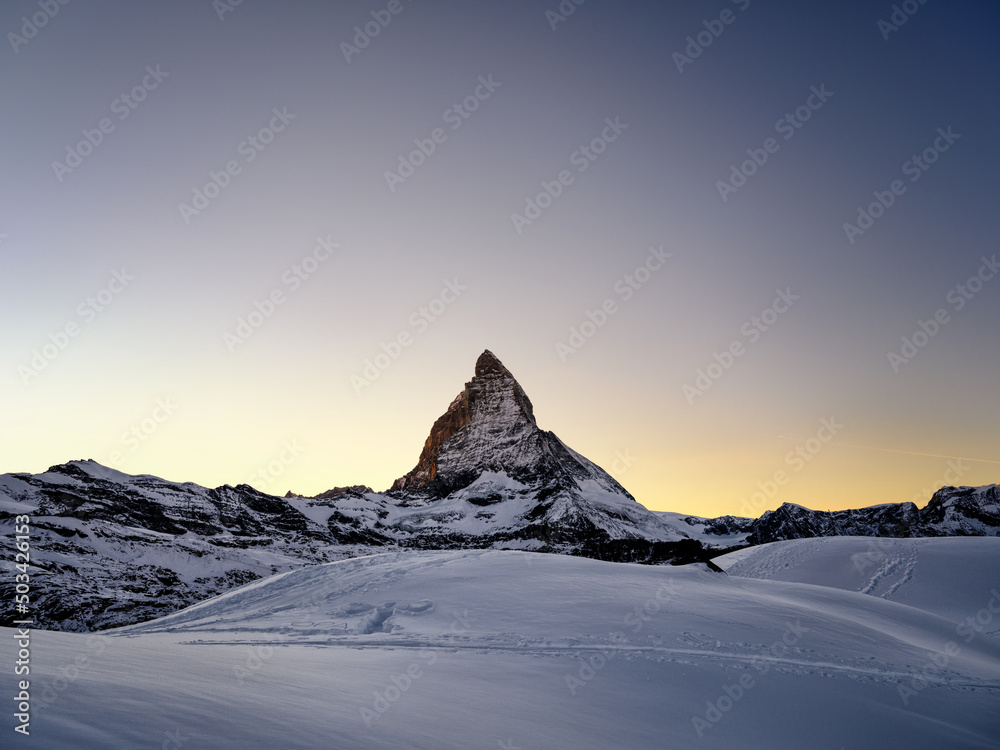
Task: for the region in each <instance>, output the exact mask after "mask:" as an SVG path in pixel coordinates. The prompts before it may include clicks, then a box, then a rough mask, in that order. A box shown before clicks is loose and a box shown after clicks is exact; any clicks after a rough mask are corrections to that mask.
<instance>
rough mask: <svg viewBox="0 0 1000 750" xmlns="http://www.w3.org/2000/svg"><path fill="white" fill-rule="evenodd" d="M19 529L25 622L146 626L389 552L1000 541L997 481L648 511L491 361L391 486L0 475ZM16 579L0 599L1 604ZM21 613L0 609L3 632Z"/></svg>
mask: <svg viewBox="0 0 1000 750" xmlns="http://www.w3.org/2000/svg"><path fill="white" fill-rule="evenodd" d="M18 514H28V515H30V516H31V519H32V523H31V525H32V540H31V544H32V565H33V567H32V591H33V600H32V616H33V617H34V619H35V624H36V627H46V628H50V629H55V630H75V631H87V630H96V629H102V628H107V627H113V626H118V625H126V624H131V623H136V622H142V621H145V620H148V619H152V618H154V617H159V616H162V615H166V614H169V613H171V612H174V611H176V610H178V609H180V608H182V607H184V606H188V605H190V604H194V603H196V602H199V601H202V600H204V599H207V598H209V597H211V596H214V595H216V594H219V593H222V592H223V591H226V590H228V589H230V588H233V587H234V586H237V585H240V584H243V583H247V582H249V581H252V580H256V579H258V578H261V577H265V576H268V575H272V574H274V573H279V572H284V571H287V570H291V569H293V568H296V567H301V566H303V565H308V564H314V563H320V562H329V561H332V560H337V559H341V558H344V557H353V556H357V555H360V554H367V553H370V552H372V551H375V550H377V549H379V548H383V547H386V546H397V547H410V548H420V549H463V548H498V549H524V550H533V551H538V552H553V553H561V554H570V555H579V556H585V557H593V558H597V559H603V560H611V561H620V562H644V563H664V562H673V563H681V562H692V561H704V560H708V559H710V558H711V557H714V556H716V555H718V554H720V553H721V552H723V551H727V550H730V549H735V548H738V547H742V546H746V545H753V544H762V543H764V542H770V541H777V540H782V539H797V538H803V537H817V536H848V535H852V536H888V537H910V536H957V535H988V536H997V535H1000V488H998V486H997V485H989V486H986V487H958V488H956V487H945V488H942V489H941V490H939V491H938V492H937V493H935V494H934V496H933V498H931V501H930V502H929V503H928V504H927V506H926V507H925V508H923V509H918V508H917V507H916V506H915V505H914V504H913V503H900V504H889V505H879V506H874V507H871V508H862V509H859V510H845V511H834V512H823V511H813V510H809V509H807V508H803V507H801V506H798V505H791V504H788V503H786V504H785V505H782V506H781V507H780V508H778V509H777V510H774V511H768V512H766V513H764V514H763V515H762V516H761V517H760V518H758V519H749V518H738V517H733V516H724V517H722V518H715V519H704V518H699V517H694V516H685V515H682V514H678V513H659V512H653V511H650V510H648V509H646V508H645V507H643V506H642V505H640V504H639V503H638V502H636V501H635V499H634V498H633V497H632V496H631V495H630V494H629V493H628V491H626V490H625V489H624V488H623V487H622V486H621V485H620V484H619V483H618V482H617V481H615V479H613V478H612V477H611V476H610V475H609V474H607V472H605V471H604V470H603V469H601V468H600V467H599V466H597V465H596V464H594V463H592V462H591V461H589V460H587V459H586V458H584V457H583V456H581V455H580V454H578V453H576V452H575V451H573V450H572V449H571V448H569V447H568V446H567V445H566V444H565V443H563V442H562V441H561V440H560V439H559V438H558V437H556V435H555V434H554V433H552V432H547V431H544V430H542V429H540V428H539V427H538V426H537V424H536V422H535V417H534V413H533V409H532V405H531V401H530V400H529V399H528V396H527V394H525V392H524V390H523V389H522V388H521V386H520V385H519V384H518V382H517V381H516V380H515V379H514V377H513V375H511V373H510V372H509V371H508V370H507V368H506V367H504V365H503V364H502V363H501V362H500V360H498V359H497V358H496V357H495V356H494V355H493V354H492V353H491V352H489V351H485V352H483V354H482V355H481V356H480V357H479V359H478V361H477V362H476V368H475V376H474V377H473V378H472V380H471V381H469V382H468V383H466V384H465V387H464V388H463V390H462V391H461V393H459V394H458V396H456V398H455V399H454V400H453V401H452V403H451V404H450V405H449V406H448V408H447V410H446V411H445V413H444V414H443V415H442V416H441V417H440V418H439V419H438V420H437V421H436V422H435V423H434V425H433V427H432V428H431V431H430V435H429V436H428V438H427V441H426V442H425V444H424V448H423V450H422V452H421V454H420V457H419V459H418V461H417V465H416V466H415V467H414V468H413V470H412V471H410V472H409V473H408V474H406V475H405V476H403V477H400V478H399V479H397V480H396V481H395V482H394V483H393V485H392V487H391V488H390V489H389V490H387V491H386V492H382V493H379V492H373V491H372V490H371V488H369V487H365V486H360V485H358V486H353V487H337V488H334V489H332V490H329V491H327V492H324V493H321V494H319V495H317V496H315V497H312V498H307V497H302V496H298V495H294V494H292V493H289V494H288V495H287V496H286V497H284V498H282V497H276V496H273V495H267V494H264V493H261V492H259V491H257V490H255V489H253V488H252V487H250V486H248V485H238V486H236V487H231V486H229V485H226V486H223V487H218V488H215V489H208V488H205V487H201V486H199V485H196V484H192V483H190V482H187V483H177V482H169V481H166V480H163V479H159V478H157V477H153V476H149V475H139V476H132V475H128V474H124V473H122V472H119V471H116V470H114V469H109V468H107V467H105V466H102V465H100V464H98V463H96V462H94V461H90V460H87V461H71V462H69V463H67V464H62V465H58V466H53V467H51V468H50V469H49V470H48V471H46V472H44V473H42V474H35V475H31V474H5V475H2V476H0V527H2V528H4V529H7V527H10V528H9V530H7V533H5V534H4V535H3V536H2V538H0V548H3V549H4V550H5V558H4V559H5V560H13V559H14V554H13V544H14V533H13V526H14V518H15V516H16V515H18ZM13 581H14V578H13V576H12V575H11V576H6V577H5V578H4V580H3V581H0V596H3V597H5V600H10V601H12V600H13V593H14V592H13V588H14V585H15V584H14V583H13ZM16 617H17V616H16V615H13V614H10V613H8V612H4V613H3V615H2V616H0V625H10V624H11V622H12V621H13V620H14V619H16Z"/></svg>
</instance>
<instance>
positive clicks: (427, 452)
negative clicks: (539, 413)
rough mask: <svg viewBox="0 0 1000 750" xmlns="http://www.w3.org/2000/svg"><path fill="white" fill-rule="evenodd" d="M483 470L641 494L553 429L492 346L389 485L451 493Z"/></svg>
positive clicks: (433, 494) (428, 493) (526, 480)
mask: <svg viewBox="0 0 1000 750" xmlns="http://www.w3.org/2000/svg"><path fill="white" fill-rule="evenodd" d="M484 472H493V473H498V474H499V473H502V474H505V475H506V476H507V477H509V478H510V479H511V480H513V481H514V482H517V483H520V484H539V483H541V484H544V485H546V486H550V487H553V488H554V487H558V488H561V489H566V490H570V489H576V488H577V487H578V486H579V484H580V483H585V482H593V483H595V484H596V486H597V487H599V488H600V489H601V490H603V491H606V492H610V493H613V494H616V495H621V496H622V497H624V498H628V499H629V500H633V499H634V498H632V496H631V495H630V494H629V493H628V492H627V491H626V490H625V488H624V487H622V486H621V485H620V484H618V482H616V481H615V480H614V479H612V478H611V476H610V475H609V474H607V473H606V472H605V471H604V470H603V469H601V468H600V467H599V466H596V465H595V464H593V463H591V462H590V461H588V460H587V459H586V458H584V457H583V456H581V455H579V454H578V453H575V452H573V451H572V450H570V449H569V448H567V447H566V445H565V444H564V443H563V442H562V441H561V440H560V439H559V438H557V437H556V436H555V434H554V433H551V432H546V431H544V430H541V429H539V427H538V425H537V424H536V423H535V415H534V410H533V408H532V406H531V400H530V399H529V398H528V396H527V394H526V393H525V392H524V390H523V389H522V388H521V386H520V384H519V383H518V382H517V381H516V380H515V379H514V376H513V375H511V374H510V371H509V370H508V369H507V368H506V367H504V366H503V363H501V362H500V360H499V359H497V358H496V356H495V355H494V354H493V353H492V352H491V351H489V350H486V351H484V352H483V353H482V354H481V355H480V357H479V359H478V360H477V361H476V374H475V376H474V377H473V378H472V380H471V381H469V382H468V383H466V384H465V388H464V389H463V390H462V392H461V393H459V394H458V395H457V396H456V397H455V399H454V400H453V401H452V402H451V405H450V406H449V407H448V409H447V410H446V411H445V413H444V414H442V415H441V416H440V417H439V418H438V419H437V421H436V422H435V423H434V426H433V427H431V433H430V435H429V436H428V438H427V441H426V442H425V443H424V449H423V451H422V452H421V454H420V458H419V459H418V461H417V465H416V466H415V467H414V468H413V470H412V471H410V472H409V473H408V474H406V475H405V476H403V477H400V478H399V479H397V480H396V481H395V482H394V483H393V485H392V488H391V489H390V492H406V493H410V494H411V495H414V496H416V495H422V496H425V497H427V498H428V499H430V498H441V497H446V496H448V495H450V494H452V493H454V492H456V491H460V490H463V489H465V488H466V487H468V486H469V485H471V484H472V483H473V482H475V481H476V480H477V479H478V478H479V477H480V476H481V475H482V474H483V473H484ZM494 501H496V500H494Z"/></svg>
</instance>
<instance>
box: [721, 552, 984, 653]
mask: <svg viewBox="0 0 1000 750" xmlns="http://www.w3.org/2000/svg"><path fill="white" fill-rule="evenodd" d="M713 562H714V563H715V564H717V565H718V566H719V567H721V568H724V569H725V570H726V572H727V573H729V575H731V576H740V577H743V578H762V579H767V580H771V581H790V582H794V583H815V584H818V585H820V586H832V587H834V588H838V589H844V590H846V591H859V592H861V593H863V594H870V595H872V596H877V597H880V598H882V599H888V600H889V601H893V602H899V603H901V604H908V605H910V606H911V607H918V608H920V609H925V610H927V611H929V612H934V613H936V614H939V615H942V616H944V617H947V618H950V619H952V620H956V621H957V622H960V623H968V621H969V619H970V618H971V619H972V621H971V624H968V627H971V628H974V629H975V630H977V631H978V632H981V633H985V634H988V635H994V636H995V635H1000V593H998V592H1000V538H998V537H944V538H921V539H885V538H879V537H874V538H873V537H825V538H820V539H793V540H790V541H786V542H772V543H771V544H762V545H760V546H759V547H748V548H747V549H742V550H739V551H737V552H731V553H729V554H728V555H723V556H722V557H717V558H715V559H714V560H713ZM991 600H992V602H993V608H994V609H995V610H997V611H995V612H993V611H990V609H989V604H990V601H991ZM984 609H985V610H986V612H985V614H984V613H983V610H984ZM977 618H978V619H977ZM965 632H966V629H964V628H963V633H965Z"/></svg>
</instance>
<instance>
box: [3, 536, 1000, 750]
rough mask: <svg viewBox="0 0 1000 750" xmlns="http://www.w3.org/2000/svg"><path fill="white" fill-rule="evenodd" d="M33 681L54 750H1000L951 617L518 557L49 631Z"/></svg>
mask: <svg viewBox="0 0 1000 750" xmlns="http://www.w3.org/2000/svg"><path fill="white" fill-rule="evenodd" d="M13 650H14V638H12V637H11V633H10V632H9V631H7V632H3V633H0V660H3V663H6V664H10V663H12V662H13V659H14V654H13ZM2 679H3V680H4V683H3V686H2V687H3V689H4V690H9V689H10V688H11V687H12V685H9V683H8V681H10V680H12V675H10V674H9V671H8V670H5V671H4V677H3V678H2ZM31 680H32V688H31V689H32V696H33V701H34V703H33V706H34V708H33V714H32V722H31V740H30V744H31V746H32V747H34V748H65V747H74V748H137V747H150V748H159V747H161V746H162V747H177V746H179V747H183V748H185V750H193V749H194V748H275V747H282V748H318V747H322V748H334V749H336V748H345V749H347V748H350V749H351V750H359V749H362V750H364V749H369V748H371V749H376V748H434V749H435V750H437V749H439V748H462V749H463V750H466V749H468V748H487V749H495V748H507V749H508V750H513V749H514V748H520V749H521V750H532V749H535V748H538V749H542V750H559V749H561V748H573V750H580V749H581V748H585V749H586V748H602V749H603V748H607V749H609V750H612V749H614V750H617V749H618V748H630V750H631V749H636V750H641V749H643V748H658V749H659V748H701V747H705V748H807V747H808V748H830V750H837V749H838V748H884V747H906V748H934V750H940V749H941V748H1000V735H998V731H997V728H998V724H997V719H996V716H997V708H998V706H1000V643H998V642H997V641H996V640H995V639H993V638H988V637H984V636H980V635H978V634H974V635H973V637H972V638H971V639H970V640H968V641H966V640H965V639H964V638H961V637H959V636H958V635H957V634H956V627H955V623H954V622H952V621H950V620H948V619H945V618H943V617H940V616H939V615H936V614H933V613H930V612H927V611H923V610H920V609H917V608H914V607H909V606H904V605H902V604H898V603H895V602H891V601H886V600H883V599H880V598H877V597H873V596H865V595H862V594H858V593H855V592H851V591H844V590H841V589H839V588H832V587H823V586H815V585H808V584H800V583H793V582H785V581H770V580H756V579H752V578H740V577H736V576H728V575H725V574H722V573H715V572H711V571H709V570H708V569H707V568H706V567H704V566H685V567H669V566H642V565H631V564H621V563H607V562H600V561H596V560H590V559H585V558H575V557H567V556H561V555H540V554H533V553H528V552H517V551H484V550H458V551H412V550H411V551H394V552H389V553H385V554H379V555H373V556H369V557H361V558H354V559H350V560H344V561H340V562H334V563H330V564H326V565H318V566H310V567H306V568H300V569H297V570H293V571H291V572H288V573H284V574H280V575H277V576H273V577H271V578H268V579H265V580H262V581H257V582H254V583H251V584H249V585H247V586H243V587H241V588H239V589H236V590H233V591H230V592H228V593H226V594H223V595H221V596H219V597H216V598H214V599H211V600H209V601H206V602H202V603H200V604H197V605H195V606H192V607H189V608H187V609H185V610H183V611H180V612H177V613H175V614H173V615H170V616H168V617H164V618H161V619H159V620H155V621H152V622H148V623H142V624H139V625H133V626H130V627H127V628H121V629H118V630H113V631H109V632H108V633H107V634H102V635H89V636H88V635H82V634H75V633H57V632H41V631H39V632H35V633H33V634H32V674H31ZM137 717H141V720H137ZM3 721H4V722H5V723H6V724H7V725H8V726H6V727H4V728H3V729H2V731H5V732H9V731H10V726H9V725H10V724H11V722H12V721H13V719H12V717H11V716H10V715H9V713H8V715H7V716H6V718H5V719H4V720H3ZM178 732H179V733H180V736H179V737H178V736H177V733H178ZM7 736H10V735H9V734H8V735H7ZM171 743H173V744H171ZM25 744H28V743H25Z"/></svg>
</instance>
